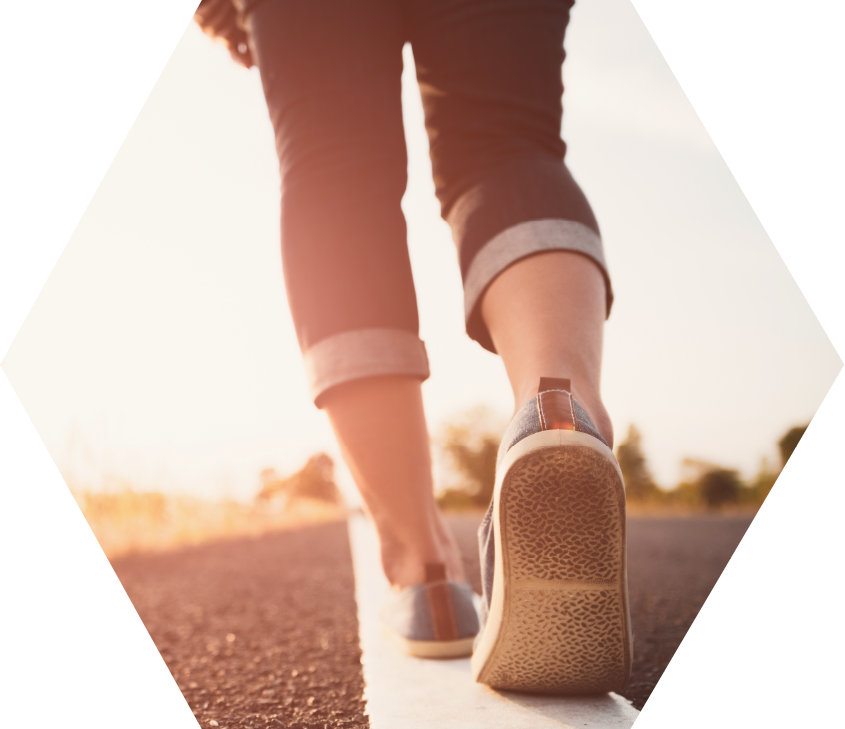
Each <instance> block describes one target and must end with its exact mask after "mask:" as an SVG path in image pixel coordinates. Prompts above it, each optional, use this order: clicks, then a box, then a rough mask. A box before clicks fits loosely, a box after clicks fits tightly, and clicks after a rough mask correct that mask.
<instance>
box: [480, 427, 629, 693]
mask: <svg viewBox="0 0 845 729" xmlns="http://www.w3.org/2000/svg"><path fill="white" fill-rule="evenodd" d="M493 520H494V524H493V527H494V530H495V540H496V541H495V543H496V553H495V566H494V576H493V590H492V593H491V602H490V609H489V614H488V617H487V622H486V624H485V626H484V628H483V629H482V632H481V635H480V636H479V638H478V640H477V643H476V647H475V650H474V652H473V655H472V661H471V663H472V673H473V677H474V678H475V680H476V681H478V682H480V683H484V684H487V685H488V686H491V687H492V688H497V689H504V690H512V691H524V692H531V693H545V694H557V695H567V694H575V695H577V694H593V693H604V692H607V691H619V690H621V689H623V688H624V687H625V685H626V684H627V683H628V679H629V678H630V674H631V642H632V641H631V624H630V617H629V609H628V585H627V577H626V546H625V545H626V542H625V540H626V536H625V490H624V486H623V481H622V474H621V472H620V470H619V466H618V464H617V463H616V459H615V458H614V456H613V453H612V451H611V450H610V449H609V448H608V447H607V446H605V445H604V444H603V443H601V442H600V441H598V440H596V439H595V438H593V437H592V436H590V435H587V434H584V433H580V432H577V431H570V430H547V431H543V432H540V433H535V434H534V435H531V436H528V437H527V438H525V439H524V440H521V441H519V442H518V443H517V444H516V445H514V446H513V447H512V448H511V449H510V450H509V451H508V453H507V454H506V456H505V458H504V460H503V461H502V464H501V466H500V468H499V473H498V474H497V480H496V487H495V491H494V496H493Z"/></svg>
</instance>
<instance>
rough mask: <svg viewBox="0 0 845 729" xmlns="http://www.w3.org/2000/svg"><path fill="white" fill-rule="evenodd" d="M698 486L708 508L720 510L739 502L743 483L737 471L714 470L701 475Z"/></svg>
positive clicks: (726, 469)
mask: <svg viewBox="0 0 845 729" xmlns="http://www.w3.org/2000/svg"><path fill="white" fill-rule="evenodd" d="M697 486H698V490H699V491H700V493H701V498H702V499H703V500H704V503H705V504H706V505H707V507H708V508H710V509H718V508H720V507H722V506H726V505H728V504H736V503H738V502H739V495H740V489H741V488H742V481H740V478H739V473H737V472H736V471H733V470H731V469H728V468H714V469H711V470H709V471H706V472H705V473H703V474H702V475H701V478H700V479H699V481H698V484H697Z"/></svg>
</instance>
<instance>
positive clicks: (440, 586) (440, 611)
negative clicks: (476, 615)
mask: <svg viewBox="0 0 845 729" xmlns="http://www.w3.org/2000/svg"><path fill="white" fill-rule="evenodd" d="M425 597H426V600H427V601H428V611H429V613H431V622H432V625H433V627H434V638H435V640H458V638H459V637H460V636H459V635H458V621H457V618H456V617H455V606H454V604H453V603H452V591H451V590H450V589H449V583H448V582H446V566H445V565H443V564H427V565H426V566H425Z"/></svg>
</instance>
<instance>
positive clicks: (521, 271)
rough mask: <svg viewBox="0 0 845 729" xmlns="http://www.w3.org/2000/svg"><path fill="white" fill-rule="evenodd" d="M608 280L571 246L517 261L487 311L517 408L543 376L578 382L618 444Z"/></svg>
mask: <svg viewBox="0 0 845 729" xmlns="http://www.w3.org/2000/svg"><path fill="white" fill-rule="evenodd" d="M605 312H606V295H605V283H604V277H603V276H602V274H601V271H600V270H599V268H598V266H596V264H595V263H594V262H593V261H591V260H590V259H588V258H586V257H585V256H582V255H581V254H579V253H574V252H571V251H552V252H549V253H540V254H537V255H534V256H530V257H529V258H523V259H522V260H520V261H517V262H516V263H514V264H513V265H511V266H510V267H509V268H507V269H505V270H504V271H503V272H502V273H501V274H499V275H498V276H497V277H496V279H495V280H494V281H493V282H492V283H491V284H490V286H489V287H488V289H487V291H486V293H485V294H484V296H483V298H482V301H481V314H482V316H483V318H484V323H485V324H486V326H487V329H488V330H489V332H490V336H491V337H492V339H493V343H494V344H495V346H496V351H497V352H498V353H499V354H500V355H501V356H502V360H503V361H504V363H505V368H506V369H507V372H508V378H509V379H510V382H511V387H512V388H513V395H514V401H515V404H516V410H519V408H521V407H522V406H523V405H525V403H527V402H528V401H529V400H531V398H533V397H535V396H536V395H537V383H538V382H539V381H540V378H541V377H563V378H566V379H569V380H571V381H572V394H573V396H574V397H575V399H576V400H577V401H578V402H579V403H581V405H582V406H583V407H584V409H585V410H586V411H587V413H588V414H589V415H590V418H591V419H592V421H593V423H594V425H595V426H596V429H597V430H598V431H599V433H601V435H602V436H604V439H605V440H606V441H607V442H608V444H609V445H610V446H611V447H613V426H612V425H611V422H610V417H609V416H608V414H607V411H606V410H605V408H604V405H603V404H602V401H601V394H600V378H601V355H602V330H603V326H604V319H605Z"/></svg>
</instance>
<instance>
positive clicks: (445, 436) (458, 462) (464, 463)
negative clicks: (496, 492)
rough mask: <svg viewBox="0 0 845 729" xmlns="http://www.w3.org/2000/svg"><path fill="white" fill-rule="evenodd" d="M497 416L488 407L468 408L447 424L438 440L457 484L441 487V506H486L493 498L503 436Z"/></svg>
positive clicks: (439, 499) (444, 507) (439, 501)
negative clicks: (500, 443)
mask: <svg viewBox="0 0 845 729" xmlns="http://www.w3.org/2000/svg"><path fill="white" fill-rule="evenodd" d="M499 421H500V418H499V417H498V416H497V415H496V414H494V413H492V412H491V411H489V410H488V409H487V408H484V407H479V408H474V409H472V410H469V411H467V412H466V413H464V414H462V415H460V416H459V417H458V418H457V422H456V423H455V422H453V423H452V424H450V425H447V426H446V427H445V428H443V430H442V431H441V435H440V436H439V438H438V440H439V442H440V451H441V453H442V455H443V457H444V461H445V462H446V464H447V465H448V467H449V470H450V471H451V473H452V474H453V475H454V476H456V477H457V481H458V483H457V485H456V486H454V487H451V488H447V489H445V490H443V491H441V492H440V493H439V494H438V497H437V503H438V504H440V506H441V508H443V509H455V510H460V509H467V508H474V507H481V508H486V507H487V506H488V504H489V503H490V501H491V500H492V498H493V488H494V486H495V482H496V457H497V455H498V453H499V442H500V441H501V439H502V430H503V428H501V427H500V426H501V423H500V422H499Z"/></svg>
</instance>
